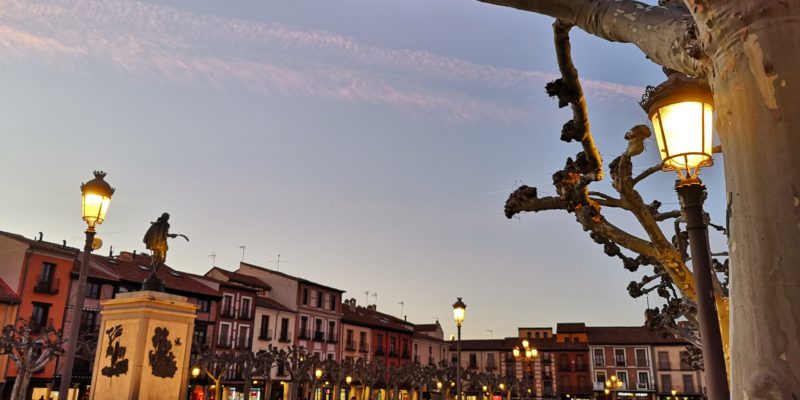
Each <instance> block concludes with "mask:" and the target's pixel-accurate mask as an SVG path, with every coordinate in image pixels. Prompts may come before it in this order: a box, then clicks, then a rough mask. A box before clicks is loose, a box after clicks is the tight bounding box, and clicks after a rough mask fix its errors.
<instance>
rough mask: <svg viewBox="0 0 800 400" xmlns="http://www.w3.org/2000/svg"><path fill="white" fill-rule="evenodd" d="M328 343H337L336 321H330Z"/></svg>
mask: <svg viewBox="0 0 800 400" xmlns="http://www.w3.org/2000/svg"><path fill="white" fill-rule="evenodd" d="M328 342H329V343H336V321H328Z"/></svg>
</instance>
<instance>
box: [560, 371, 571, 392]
mask: <svg viewBox="0 0 800 400" xmlns="http://www.w3.org/2000/svg"><path fill="white" fill-rule="evenodd" d="M571 383H572V382H571V381H570V379H569V375H564V376H562V377H561V390H564V391H567V392H569V391H571V389H572V388H571V387H570V386H572V385H571Z"/></svg>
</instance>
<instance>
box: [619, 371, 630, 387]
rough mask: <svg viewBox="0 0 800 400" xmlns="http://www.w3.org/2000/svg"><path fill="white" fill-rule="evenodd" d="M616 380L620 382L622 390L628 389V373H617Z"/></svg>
mask: <svg viewBox="0 0 800 400" xmlns="http://www.w3.org/2000/svg"><path fill="white" fill-rule="evenodd" d="M617 379H619V381H620V382H622V388H623V389H627V388H628V373H627V372H625V371H617Z"/></svg>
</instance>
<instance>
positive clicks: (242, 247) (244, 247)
mask: <svg viewBox="0 0 800 400" xmlns="http://www.w3.org/2000/svg"><path fill="white" fill-rule="evenodd" d="M239 248H240V249H242V262H244V249H246V248H247V246H239Z"/></svg>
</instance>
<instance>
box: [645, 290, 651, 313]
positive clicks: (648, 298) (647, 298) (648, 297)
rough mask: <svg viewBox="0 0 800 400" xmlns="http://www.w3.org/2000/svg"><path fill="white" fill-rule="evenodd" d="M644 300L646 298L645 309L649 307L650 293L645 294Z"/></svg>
mask: <svg viewBox="0 0 800 400" xmlns="http://www.w3.org/2000/svg"><path fill="white" fill-rule="evenodd" d="M645 300H647V309H648V310H649V309H650V293H648V294H647V295H646V296H645Z"/></svg>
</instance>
